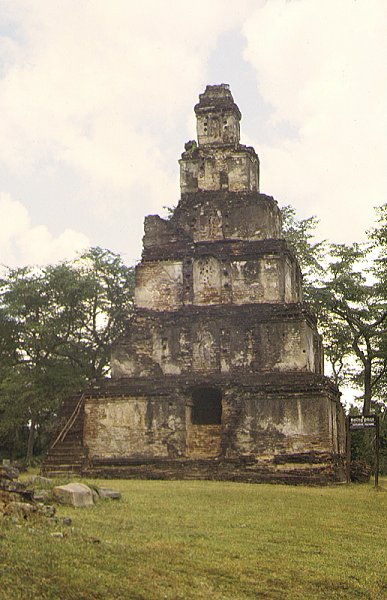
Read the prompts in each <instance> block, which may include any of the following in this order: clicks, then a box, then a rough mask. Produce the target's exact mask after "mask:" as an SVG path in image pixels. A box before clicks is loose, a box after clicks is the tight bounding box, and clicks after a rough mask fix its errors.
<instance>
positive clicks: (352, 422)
mask: <svg viewBox="0 0 387 600" xmlns="http://www.w3.org/2000/svg"><path fill="white" fill-rule="evenodd" d="M376 425H377V417H376V415H369V416H361V417H353V416H350V417H349V428H350V429H368V428H369V427H376Z"/></svg>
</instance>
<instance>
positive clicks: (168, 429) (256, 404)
mask: <svg viewBox="0 0 387 600" xmlns="http://www.w3.org/2000/svg"><path fill="white" fill-rule="evenodd" d="M190 389H191V388H185V389H184V388H181V389H180V390H179V389H177V390H176V395H175V396H174V395H173V394H170V395H169V396H163V397H155V396H153V397H149V396H126V397H121V398H114V397H106V398H103V397H102V398H99V399H98V401H96V400H88V401H87V402H86V405H85V426H84V427H85V429H84V443H85V445H86V446H87V447H88V449H89V457H90V458H91V459H93V458H94V459H95V458H99V459H101V458H102V459H107V458H132V459H140V458H143V459H146V458H162V459H166V458H170V459H175V458H184V457H186V458H192V459H196V458H215V457H220V456H223V457H225V458H229V459H232V458H236V457H240V456H245V457H254V459H255V460H260V461H264V462H265V461H266V462H267V461H268V460H270V461H271V460H273V459H275V457H276V456H285V455H289V456H292V455H297V454H303V453H305V452H309V453H310V454H311V456H312V455H313V454H316V455H319V454H327V455H329V454H337V453H339V452H341V451H342V448H341V447H340V446H339V442H340V435H338V434H340V432H341V427H342V423H341V415H340V410H339V408H338V405H337V402H336V401H335V400H333V399H332V398H330V396H329V394H324V393H320V394H316V393H311V394H308V393H307V392H303V393H293V394H289V393H282V394H270V393H269V394H268V393H264V392H260V391H253V390H248V389H247V390H245V391H243V392H241V389H240V387H239V386H235V387H233V386H231V385H225V386H224V387H223V389H222V388H221V387H219V389H222V394H223V401H222V423H221V424H219V425H196V424H193V423H192V422H191V418H190V415H191V408H190V407H191V405H192V397H191V392H190ZM177 396H178V397H179V400H177ZM341 433H342V432H341ZM341 441H342V440H341Z"/></svg>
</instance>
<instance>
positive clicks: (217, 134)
mask: <svg viewBox="0 0 387 600" xmlns="http://www.w3.org/2000/svg"><path fill="white" fill-rule="evenodd" d="M195 114H196V118H197V134H198V143H199V146H213V145H219V144H221V145H224V144H239V139H240V129H239V121H240V120H241V113H240V110H239V108H238V107H237V105H236V104H235V102H234V99H233V97H232V94H231V92H230V88H229V86H228V85H227V84H225V83H222V84H220V85H207V87H206V91H205V92H204V94H200V95H199V103H198V104H197V105H196V106H195Z"/></svg>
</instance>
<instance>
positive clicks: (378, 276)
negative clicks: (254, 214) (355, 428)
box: [283, 205, 387, 414]
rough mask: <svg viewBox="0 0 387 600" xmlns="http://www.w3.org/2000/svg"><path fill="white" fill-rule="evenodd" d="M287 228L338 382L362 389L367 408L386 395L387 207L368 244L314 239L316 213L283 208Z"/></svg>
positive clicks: (287, 234)
mask: <svg viewBox="0 0 387 600" xmlns="http://www.w3.org/2000/svg"><path fill="white" fill-rule="evenodd" d="M283 222H284V227H283V231H284V234H285V237H286V238H287V240H288V241H289V243H290V244H291V245H292V246H293V248H294V251H295V253H296V255H297V257H298V259H299V261H300V265H301V269H302V271H303V273H304V280H305V290H306V294H305V296H306V300H307V301H308V302H309V303H310V304H311V307H312V310H313V311H314V312H315V313H316V314H317V316H318V318H319V327H320V329H321V331H322V333H323V335H324V342H325V344H324V345H325V354H326V358H327V359H328V361H329V362H330V364H331V367H332V372H333V376H334V378H335V380H336V383H337V384H340V383H346V384H349V385H352V386H355V387H358V388H360V389H361V390H362V400H363V412H364V413H365V414H366V413H369V412H370V411H371V409H372V408H373V406H372V403H373V401H382V400H383V398H384V391H385V386H386V371H387V333H386V324H387V278H386V275H387V265H386V258H385V257H386V256H387V252H386V250H387V208H386V205H384V206H382V207H381V208H380V209H379V221H378V226H377V227H375V228H374V229H373V230H372V231H371V232H370V234H369V241H368V242H367V243H366V244H361V245H360V244H350V245H346V244H327V243H326V242H320V243H315V242H314V241H313V240H314V231H315V227H316V225H317V221H316V219H315V218H314V217H310V218H309V219H304V220H298V219H297V218H296V216H295V212H294V210H293V209H292V208H290V207H285V209H283Z"/></svg>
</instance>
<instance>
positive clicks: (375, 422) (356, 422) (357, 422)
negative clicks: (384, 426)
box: [346, 415, 380, 488]
mask: <svg viewBox="0 0 387 600" xmlns="http://www.w3.org/2000/svg"><path fill="white" fill-rule="evenodd" d="M373 427H374V428H375V438H374V455H375V461H374V474H375V488H377V487H378V484H379V452H380V449H379V448H380V442H379V437H380V428H379V417H378V415H359V416H357V415H356V416H354V415H349V416H348V417H347V461H346V462H347V469H346V470H347V483H349V482H350V480H351V474H350V471H351V431H354V430H356V429H357V430H359V429H372V428H373Z"/></svg>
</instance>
